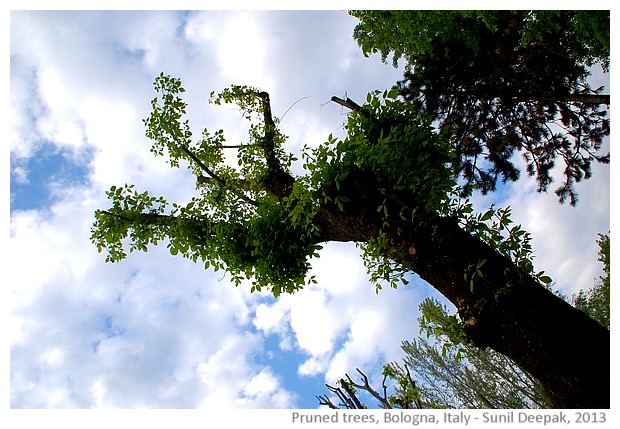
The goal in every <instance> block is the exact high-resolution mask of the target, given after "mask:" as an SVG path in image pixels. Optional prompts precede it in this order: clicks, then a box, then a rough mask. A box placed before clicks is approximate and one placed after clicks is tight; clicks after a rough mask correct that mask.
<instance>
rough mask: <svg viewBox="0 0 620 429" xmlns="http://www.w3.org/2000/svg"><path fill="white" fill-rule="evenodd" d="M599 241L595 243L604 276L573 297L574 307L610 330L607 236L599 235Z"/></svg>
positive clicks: (608, 244) (608, 243)
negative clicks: (597, 247) (597, 246)
mask: <svg viewBox="0 0 620 429" xmlns="http://www.w3.org/2000/svg"><path fill="white" fill-rule="evenodd" d="M599 237H600V239H599V240H598V241H597V243H598V245H599V248H600V250H599V252H598V255H599V259H598V260H599V261H601V262H602V263H603V271H604V272H605V275H604V276H601V277H600V282H599V283H598V284H596V285H595V286H594V287H593V288H592V289H590V290H588V291H580V292H579V293H578V294H577V295H575V296H573V302H574V305H575V307H577V308H578V309H580V310H581V311H583V312H584V313H586V314H588V315H589V316H590V317H591V318H593V319H594V320H596V321H597V322H599V323H600V324H601V325H603V326H605V327H606V328H607V329H609V328H610V323H609V313H610V301H609V296H610V292H609V276H610V268H609V264H610V257H609V246H610V242H609V235H607V234H599Z"/></svg>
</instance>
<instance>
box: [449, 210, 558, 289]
mask: <svg viewBox="0 0 620 429" xmlns="http://www.w3.org/2000/svg"><path fill="white" fill-rule="evenodd" d="M446 210H447V212H448V213H449V214H450V215H452V216H456V217H457V218H458V219H460V221H461V224H462V225H463V227H464V228H465V230H466V231H468V232H470V233H471V234H472V235H474V236H476V237H478V238H480V239H481V240H483V241H484V242H486V243H487V244H489V245H490V246H491V247H493V248H495V249H497V251H498V252H499V253H500V254H502V255H503V256H506V257H507V258H508V259H510V260H511V261H512V262H513V263H514V264H515V266H516V267H517V269H518V270H520V271H521V272H522V273H523V274H526V275H530V276H532V277H534V278H535V279H536V280H537V281H538V282H539V283H540V284H542V285H543V286H546V287H549V286H550V285H551V283H552V281H553V280H552V279H551V277H549V276H547V275H545V274H544V271H538V272H536V271H535V270H534V263H533V258H534V256H533V253H534V251H533V249H532V245H531V240H532V238H531V235H530V234H529V233H528V232H527V231H526V230H524V229H523V228H522V227H521V225H512V223H513V222H512V219H511V214H512V210H511V208H510V207H506V208H503V209H497V208H495V207H494V206H491V207H490V208H489V209H488V210H487V211H485V212H484V213H474V210H473V206H472V204H471V202H469V201H468V200H465V201H464V202H461V203H454V202H453V203H452V205H451V206H450V208H448V209H446ZM471 268H472V267H471V266H470V270H468V271H467V272H466V273H465V278H466V280H468V281H469V282H470V287H471V288H472V290H473V280H474V278H475V277H483V276H482V275H478V274H477V273H478V271H480V270H479V268H480V267H477V268H476V269H475V270H474V272H473V274H472V273H471Z"/></svg>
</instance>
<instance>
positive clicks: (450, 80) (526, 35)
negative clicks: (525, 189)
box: [351, 11, 610, 205]
mask: <svg viewBox="0 0 620 429" xmlns="http://www.w3.org/2000/svg"><path fill="white" fill-rule="evenodd" d="M351 14H352V15H353V16H355V17H357V18H359V19H360V20H361V22H360V23H359V24H358V25H357V27H356V28H355V30H354V38H355V39H356V40H357V42H358V44H359V45H360V47H361V48H362V51H363V52H364V54H365V55H368V54H369V53H374V52H380V53H381V57H382V59H383V60H384V61H386V59H387V56H388V55H389V54H390V53H392V54H393V63H394V65H396V63H397V61H398V59H400V58H404V59H405V61H406V63H407V66H406V71H405V76H404V77H405V79H404V80H403V81H402V82H399V83H398V88H399V93H400V95H402V96H403V97H404V98H405V99H406V100H407V101H409V102H411V103H414V104H415V105H416V106H417V107H418V108H419V109H420V111H422V112H425V113H427V114H428V115H430V116H431V117H432V119H433V120H435V121H437V126H438V127H440V128H443V129H446V130H450V131H451V132H452V133H453V139H452V146H453V149H454V151H455V153H456V155H457V156H456V157H455V158H454V159H453V161H452V168H453V170H454V173H455V174H456V175H460V176H462V177H463V178H464V180H465V185H464V187H463V190H464V191H465V192H468V191H470V190H471V189H473V188H475V189H479V190H481V191H482V192H483V193H486V192H488V191H493V190H495V187H496V183H497V180H498V178H501V180H502V181H503V182H506V181H515V180H517V179H518V178H519V169H518V168H517V167H516V166H515V165H514V163H513V160H512V157H513V155H514V154H515V153H516V152H520V153H521V154H522V156H523V158H524V159H525V161H526V170H527V173H528V174H529V175H530V176H534V177H535V178H536V180H537V183H538V191H546V190H547V189H548V187H549V185H550V184H551V182H552V181H553V179H552V175H551V171H552V169H553V167H554V166H555V165H556V160H558V159H560V160H561V161H562V162H563V164H564V177H565V181H564V183H563V184H562V185H561V186H559V187H558V188H557V189H556V194H557V195H558V197H559V199H560V202H564V201H565V200H566V199H567V198H568V199H569V201H570V203H571V205H575V204H576V202H577V193H576V192H575V189H574V183H575V182H579V181H581V180H582V179H587V178H589V177H590V175H591V164H592V162H593V161H598V162H602V163H608V162H609V154H605V153H601V151H600V149H601V145H602V140H603V137H605V136H607V135H609V120H608V119H607V110H606V109H605V105H607V106H608V105H609V95H601V94H600V93H601V91H602V89H603V88H602V87H601V88H597V89H592V88H591V87H590V85H589V84H588V82H587V78H588V76H589V74H590V72H589V67H591V66H592V65H594V64H597V63H598V64H600V65H601V66H602V67H603V69H604V70H608V69H609V53H610V51H609V40H610V39H609V11H353V12H351Z"/></svg>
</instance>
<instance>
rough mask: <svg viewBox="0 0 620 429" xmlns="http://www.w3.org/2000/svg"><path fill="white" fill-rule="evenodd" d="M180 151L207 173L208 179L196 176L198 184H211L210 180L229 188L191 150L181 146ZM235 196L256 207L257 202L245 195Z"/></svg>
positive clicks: (239, 193)
mask: <svg viewBox="0 0 620 429" xmlns="http://www.w3.org/2000/svg"><path fill="white" fill-rule="evenodd" d="M181 150H182V151H183V152H184V153H185V154H186V155H187V156H189V157H190V158H191V160H192V161H194V162H195V163H196V164H198V166H199V167H200V169H201V170H203V171H204V172H205V173H207V174H208V175H209V176H210V177H205V176H203V175H200V176H197V180H198V182H200V183H209V182H211V180H214V181H215V182H216V183H217V184H218V185H220V186H221V187H222V188H229V186H228V183H226V181H225V180H224V179H222V178H221V177H219V176H218V175H217V174H215V172H213V170H211V169H210V168H209V167H207V166H206V165H205V163H204V162H202V161H201V160H200V159H199V158H198V157H197V156H196V155H195V154H194V153H193V152H192V151H191V150H189V148H188V147H187V146H185V145H181ZM236 194H237V195H238V196H239V198H241V199H242V200H243V201H245V202H246V203H248V204H250V205H252V206H254V207H257V206H258V202H256V201H254V200H253V199H251V198H249V197H247V196H246V195H244V194H243V192H237V193H236Z"/></svg>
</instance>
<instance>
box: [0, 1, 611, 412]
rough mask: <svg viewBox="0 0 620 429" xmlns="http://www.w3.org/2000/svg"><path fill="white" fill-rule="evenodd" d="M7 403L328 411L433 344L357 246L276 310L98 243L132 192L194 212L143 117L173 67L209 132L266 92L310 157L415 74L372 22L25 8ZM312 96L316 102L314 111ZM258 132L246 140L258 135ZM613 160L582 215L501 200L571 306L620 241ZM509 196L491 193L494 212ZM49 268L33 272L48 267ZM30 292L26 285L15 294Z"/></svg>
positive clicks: (14, 29)
mask: <svg viewBox="0 0 620 429" xmlns="http://www.w3.org/2000/svg"><path fill="white" fill-rule="evenodd" d="M10 18H11V32H10V38H11V43H10V51H11V52H10V53H11V60H10V62H11V64H10V65H11V70H10V88H11V99H10V118H11V121H10V126H9V136H8V140H9V143H10V147H11V157H10V159H11V164H10V168H11V176H10V177H11V185H10V201H11V206H10V231H11V232H10V237H11V238H10V243H9V246H10V255H9V257H10V267H11V271H12V272H13V273H14V274H15V277H13V281H11V282H10V294H11V298H12V299H11V302H10V319H9V322H10V324H9V327H10V329H9V338H10V345H11V367H10V383H11V386H10V387H11V393H10V405H11V407H13V408H94V407H102V408H106V407H107V408H136V407H139V408H201V407H204V408H209V409H213V408H218V409H221V408H316V407H317V406H318V403H317V401H316V398H315V395H319V394H324V393H326V391H325V389H324V388H323V385H324V383H326V382H328V383H334V382H335V380H336V379H337V378H338V377H341V376H343V375H344V374H345V373H349V374H351V375H353V374H354V373H355V368H357V367H359V368H361V369H363V370H364V371H365V372H366V373H367V374H368V375H369V376H370V377H371V380H374V381H375V382H379V381H380V379H381V376H380V371H381V364H382V363H386V362H388V361H391V360H398V359H400V357H401V356H402V353H401V350H400V347H399V345H400V342H401V341H403V340H409V339H411V338H412V337H413V336H415V335H416V334H417V333H418V327H417V321H416V319H417V317H418V313H417V305H418V303H419V302H420V300H421V299H423V298H424V297H425V296H428V295H429V294H431V293H433V291H432V288H430V287H429V286H428V285H426V284H423V283H422V282H420V281H414V282H412V283H411V284H410V285H409V286H407V287H401V288H399V289H398V290H390V289H384V290H383V291H382V292H380V293H379V294H378V295H377V294H375V291H374V288H373V286H371V285H370V284H369V283H368V280H367V275H366V272H365V269H364V267H363V264H362V262H361V260H360V258H359V250H358V249H356V247H355V246H354V245H353V244H330V245H326V246H325V248H324V250H323V251H322V254H321V258H319V259H317V260H316V263H314V264H313V272H314V273H315V274H316V276H317V280H318V284H317V285H314V286H312V287H309V288H307V289H304V290H303V291H301V292H299V293H297V294H295V295H292V296H283V297H281V298H279V299H278V300H274V299H273V298H271V297H270V296H269V295H267V294H250V292H249V290H250V285H249V283H246V284H243V285H241V286H240V287H238V288H235V287H234V286H233V285H232V284H230V282H229V281H228V278H226V277H225V276H223V275H222V274H221V273H219V272H218V273H214V272H211V271H205V270H204V269H203V268H202V267H201V266H200V265H199V264H198V265H194V264H192V263H191V262H189V261H186V260H183V259H181V258H180V257H173V256H171V255H170V254H169V253H168V252H167V251H166V249H165V246H161V247H160V248H153V249H150V250H149V252H148V253H146V254H132V255H130V257H129V258H128V259H127V260H125V261H123V262H122V263H120V264H114V265H110V264H104V256H103V255H101V254H98V253H97V252H96V249H95V248H94V247H93V246H92V245H91V244H90V242H89V229H90V225H91V224H92V220H93V218H92V213H93V211H94V210H95V209H97V208H105V207H107V202H106V198H105V190H107V189H109V187H110V186H112V185H122V184H123V183H134V184H136V186H137V188H139V189H143V190H149V191H151V193H152V194H154V195H160V194H161V195H164V196H165V197H166V198H167V199H168V200H169V201H179V202H182V201H187V200H188V199H189V198H191V197H192V195H193V191H194V189H195V188H194V178H193V177H191V176H190V175H189V173H188V172H187V171H184V170H179V169H170V168H169V167H168V165H167V164H165V162H164V160H163V159H161V158H154V157H153V156H152V154H151V153H150V152H149V147H150V145H149V143H148V141H147V140H146V138H145V137H144V130H143V126H142V121H141V119H142V118H145V117H147V116H148V113H149V108H150V105H149V102H150V100H151V98H152V97H153V96H154V94H153V92H152V82H153V79H154V77H155V76H156V75H157V74H159V73H160V72H162V71H163V72H165V73H169V74H172V75H174V76H177V77H180V78H181V79H182V80H183V83H184V87H185V88H186V90H187V93H186V96H185V99H186V100H187V101H188V103H189V112H188V115H189V118H190V122H191V124H192V126H193V129H194V134H196V133H197V131H196V130H199V129H201V128H203V127H207V128H209V129H210V130H217V129H219V128H222V129H224V131H225V133H226V136H227V141H228V142H229V143H230V144H235V143H237V142H241V141H243V140H244V139H245V138H246V137H245V130H246V129H247V126H245V125H244V124H243V123H242V122H241V120H240V118H239V115H238V112H235V111H232V110H230V109H228V108H226V107H219V108H216V107H214V106H211V105H208V103H207V99H208V94H209V93H210V92H211V91H212V90H215V91H217V90H220V89H223V88H225V87H226V86H228V85H230V84H233V83H235V84H246V85H253V86H258V87H260V88H261V89H263V90H265V91H268V92H269V93H270V96H271V100H272V103H273V111H274V114H275V115H276V116H282V114H283V113H284V112H286V111H287V109H288V108H289V107H291V106H292V105H293V104H294V103H295V102H296V101H297V100H300V99H301V98H303V100H301V101H299V102H298V103H297V104H295V106H294V107H293V108H291V110H290V111H289V112H288V113H287V115H286V117H285V118H284V119H283V121H282V128H283V132H284V133H285V134H286V135H288V136H289V137H290V138H289V141H288V142H287V143H286V146H285V148H287V149H288V150H291V151H293V152H296V153H299V151H300V150H301V148H302V147H303V145H304V144H309V145H311V146H312V145H314V146H316V145H319V144H321V143H323V142H324V141H325V140H326V138H327V136H328V135H329V134H330V133H333V134H334V135H336V136H338V135H340V136H342V133H343V130H342V123H343V122H344V120H345V117H344V116H343V112H342V111H341V109H340V108H339V107H338V106H335V105H333V103H327V102H328V101H329V99H330V97H331V96H333V95H338V96H343V95H344V94H345V93H346V94H347V95H348V96H349V97H351V98H353V99H354V100H358V101H360V102H361V101H363V100H364V99H365V95H366V93H367V92H368V91H371V90H375V89H381V90H383V89H387V88H390V87H391V86H392V85H393V84H394V83H395V82H396V81H397V80H398V79H400V78H401V77H402V70H397V69H394V68H392V66H391V65H389V64H388V65H386V64H382V63H381V61H380V58H379V57H378V56H373V57H370V58H364V57H363V56H362V54H361V50H360V49H359V48H358V47H357V45H356V44H355V42H354V40H353V39H352V37H351V35H352V31H353V27H354V26H355V24H356V20H355V19H354V18H352V17H349V16H348V15H347V14H346V13H344V12H340V11H327V12H320V11H306V12H296V11H290V12H279V11H274V12H268V11H267V12H255V11H240V12H213V11H205V12H191V13H190V12H140V11H135V12H123V11H120V12H106V11H102V12H95V11H86V12H61V11H59V12H37V11H24V12H12V13H11V17H10ZM304 97H306V98H304ZM244 126H245V128H244ZM609 177H610V176H609V167H608V166H595V167H594V176H593V178H592V179H591V180H590V181H588V182H586V183H583V184H580V185H579V186H578V191H579V192H580V196H581V199H580V203H579V205H578V207H576V208H571V207H568V206H560V205H558V204H557V202H556V198H555V195H554V194H553V193H550V194H549V195H540V194H537V193H536V192H535V191H534V190H535V183H533V181H531V180H529V179H527V178H524V179H523V180H521V181H519V182H518V183H516V184H514V185H510V186H509V187H506V188H504V189H502V193H501V199H502V201H501V202H502V203H503V204H510V205H511V206H512V207H513V213H514V216H513V219H514V220H515V221H516V222H517V223H521V224H522V225H523V226H524V227H525V228H526V229H528V230H529V231H530V232H531V233H532V235H533V243H532V244H533V247H534V248H535V249H536V266H537V268H538V269H544V270H545V271H546V272H548V273H549V274H550V275H551V276H552V277H553V278H554V280H555V281H556V285H557V288H558V289H560V290H562V291H563V292H564V293H567V294H571V293H574V292H576V291H578V290H580V289H584V288H588V287H591V286H592V285H593V284H594V281H595V278H597V277H598V275H599V274H600V272H601V270H600V264H599V263H598V262H597V247H596V244H595V240H596V238H597V234H598V233H599V232H607V231H608V230H609V228H610V216H609V212H610V203H609V195H610V191H609V180H610V179H609ZM498 195H499V194H497V195H494V196H493V195H491V196H489V197H485V198H482V197H477V199H476V201H475V203H476V205H477V206H478V207H479V208H481V209H484V208H485V207H488V205H490V204H491V203H492V202H497V201H496V200H497V199H498ZM34 267H36V269H35V268H34ZM16 279H19V281H17V280H16Z"/></svg>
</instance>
